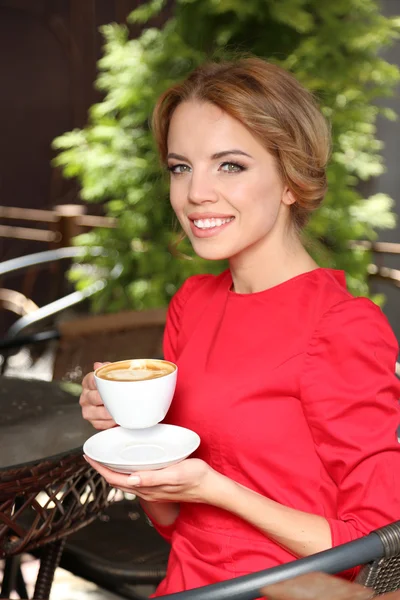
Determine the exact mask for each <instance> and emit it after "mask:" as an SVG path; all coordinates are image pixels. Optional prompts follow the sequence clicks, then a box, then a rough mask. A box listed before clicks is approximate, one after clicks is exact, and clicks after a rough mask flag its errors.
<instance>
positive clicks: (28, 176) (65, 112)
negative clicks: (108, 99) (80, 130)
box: [0, 0, 140, 260]
mask: <svg viewBox="0 0 400 600" xmlns="http://www.w3.org/2000/svg"><path fill="white" fill-rule="evenodd" d="M139 3H140V2H139V0H0V85H1V93H0V131H1V135H0V204H1V205H3V206H16V207H24V208H51V207H52V206H54V205H56V204H63V203H68V202H71V201H72V202H76V201H77V196H76V193H77V189H76V185H75V184H73V183H72V182H67V181H65V180H63V178H62V177H61V175H60V173H59V172H58V170H56V169H54V168H52V167H51V164H50V161H51V158H52V156H53V152H52V150H51V142H52V140H53V139H54V138H55V137H56V136H57V135H59V134H61V133H63V132H65V131H68V130H70V129H72V128H74V127H82V126H83V125H84V124H85V122H86V118H87V110H88V108H89V106H90V105H91V104H92V103H93V102H95V101H96V100H97V99H98V95H97V94H98V93H97V92H96V91H95V89H94V86H93V82H94V80H95V77H96V62H97V60H98V58H99V57H100V56H101V45H102V37H101V35H100V33H99V31H98V28H99V26H100V25H102V24H105V23H110V22H112V21H116V22H124V21H125V18H126V16H127V15H128V14H129V12H130V11H131V10H133V9H134V8H135V7H136V6H137V5H138V4H139ZM3 224H17V225H18V223H9V222H8V221H7V222H6V221H4V222H3ZM25 225H26V223H25ZM32 226H33V227H34V225H32ZM45 249H46V246H45V245H44V244H42V243H40V242H33V241H23V240H11V239H9V238H0V260H6V259H9V258H12V257H14V256H21V255H23V254H26V253H28V252H35V251H40V250H45Z"/></svg>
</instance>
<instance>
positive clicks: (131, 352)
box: [53, 308, 166, 383]
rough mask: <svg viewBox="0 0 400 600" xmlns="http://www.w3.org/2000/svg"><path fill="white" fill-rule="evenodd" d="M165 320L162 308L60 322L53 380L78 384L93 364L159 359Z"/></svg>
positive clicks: (164, 312) (91, 368) (164, 311)
mask: <svg viewBox="0 0 400 600" xmlns="http://www.w3.org/2000/svg"><path fill="white" fill-rule="evenodd" d="M165 319H166V309H164V308H162V309H153V310H145V311H123V312H120V313H117V314H106V315H92V316H87V317H81V318H75V319H72V320H71V319H67V320H65V321H63V322H60V323H59V325H58V331H59V333H60V339H59V341H58V346H57V349H56V356H55V363H54V370H53V379H57V380H60V379H63V380H68V381H73V382H77V383H80V381H81V380H82V377H83V376H84V375H85V374H86V373H88V372H89V371H91V370H93V363H94V362H95V361H100V362H103V361H104V362H105V361H111V362H113V361H116V360H124V359H128V358H160V357H162V355H163V349H162V339H163V333H164V326H165Z"/></svg>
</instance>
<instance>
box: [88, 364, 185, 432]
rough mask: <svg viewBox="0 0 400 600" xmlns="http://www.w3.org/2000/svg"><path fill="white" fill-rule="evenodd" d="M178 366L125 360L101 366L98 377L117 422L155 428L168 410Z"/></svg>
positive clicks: (109, 409)
mask: <svg viewBox="0 0 400 600" xmlns="http://www.w3.org/2000/svg"><path fill="white" fill-rule="evenodd" d="M177 374H178V367H177V366H176V365H175V364H174V363H172V362H169V361H166V360H157V359H152V358H151V359H150V358H149V359H147V358H145V359H133V360H121V361H118V362H114V363H109V364H108V365H103V366H102V367H99V368H98V369H96V371H95V372H94V379H95V382H96V385H97V389H98V390H99V394H100V397H101V399H102V400H103V402H104V405H105V407H106V408H107V410H108V412H109V413H110V415H111V416H112V418H113V419H114V421H115V422H116V423H117V424H118V425H121V427H125V428H126V429H143V428H145V427H153V426H154V425H157V423H159V422H160V421H162V420H163V419H164V417H165V415H166V414H167V412H168V409H169V407H170V405H171V402H172V398H173V396H174V393H175V386H176V378H177Z"/></svg>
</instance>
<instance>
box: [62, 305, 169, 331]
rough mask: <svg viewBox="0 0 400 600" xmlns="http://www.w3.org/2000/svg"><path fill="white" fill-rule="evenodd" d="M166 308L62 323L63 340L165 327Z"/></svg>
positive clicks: (84, 318) (97, 316) (131, 311)
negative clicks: (158, 326) (142, 328)
mask: <svg viewBox="0 0 400 600" xmlns="http://www.w3.org/2000/svg"><path fill="white" fill-rule="evenodd" d="M166 316H167V309H166V308H155V309H149V310H143V311H133V310H129V311H121V312H119V313H112V314H106V315H93V316H90V317H82V318H78V319H71V320H68V321H65V322H61V323H60V325H59V330H60V333H61V338H64V339H66V338H74V337H80V336H90V335H91V334H97V333H100V332H101V333H105V332H109V333H112V332H117V331H126V330H130V329H132V330H134V329H137V328H139V327H149V326H154V325H160V326H164V325H165V320H166Z"/></svg>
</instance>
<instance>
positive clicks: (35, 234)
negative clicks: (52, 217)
mask: <svg viewBox="0 0 400 600" xmlns="http://www.w3.org/2000/svg"><path fill="white" fill-rule="evenodd" d="M0 237H3V238H12V239H16V240H33V241H35V242H58V241H60V240H61V234H60V233H58V232H56V231H46V230H44V229H32V228H30V227H11V226H9V225H0Z"/></svg>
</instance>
